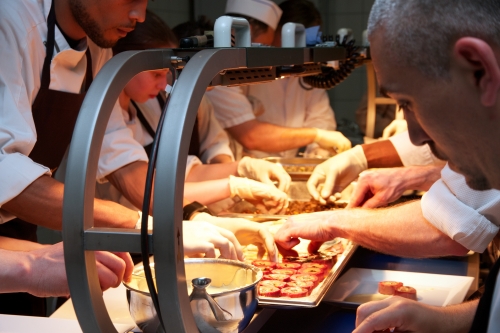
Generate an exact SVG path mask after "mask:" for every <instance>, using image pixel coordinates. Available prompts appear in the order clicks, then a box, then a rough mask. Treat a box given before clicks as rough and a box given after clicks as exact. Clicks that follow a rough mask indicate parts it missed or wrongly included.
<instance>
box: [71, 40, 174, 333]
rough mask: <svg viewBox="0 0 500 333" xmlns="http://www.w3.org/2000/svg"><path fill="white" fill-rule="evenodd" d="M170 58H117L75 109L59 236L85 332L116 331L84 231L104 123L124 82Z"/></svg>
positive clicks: (157, 53)
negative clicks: (76, 111) (61, 238)
mask: <svg viewBox="0 0 500 333" xmlns="http://www.w3.org/2000/svg"><path fill="white" fill-rule="evenodd" d="M171 55H172V51H171V50H164V49H163V50H147V51H129V52H123V53H121V54H119V55H117V56H116V57H114V58H113V59H111V60H110V61H108V62H107V63H106V65H105V66H104V67H103V68H102V69H101V70H100V71H99V74H98V75H97V76H96V78H95V80H94V82H93V83H92V85H91V87H90V89H89V91H88V93H87V96H86V97H85V100H84V101H83V104H82V107H81V109H80V113H79V116H78V120H77V122H76V126H75V131H74V133H73V137H72V140H71V144H70V150H69V155H68V167H67V171H66V178H65V179H66V180H65V186H64V203H63V231H62V235H63V241H64V260H65V263H66V274H67V277H68V284H69V289H70V293H71V297H72V300H73V306H74V308H75V312H76V315H77V318H78V322H79V323H80V326H81V328H82V330H83V331H84V332H89V333H90V332H91V333H95V332H106V333H107V332H116V330H115V328H114V326H113V324H112V322H111V319H110V318H109V315H108V312H107V310H106V307H105V305H104V301H103V298H102V290H101V288H100V285H99V280H98V277H97V268H96V264H95V256H94V252H92V251H86V248H85V245H86V244H85V233H84V232H85V230H87V229H90V228H92V227H93V225H94V219H93V216H94V193H95V182H96V174H97V163H98V159H99V152H100V150H101V145H102V141H103V138H104V132H105V130H106V125H107V123H108V121H109V118H110V115H111V111H112V109H113V107H114V105H115V103H116V102H117V100H118V95H119V94H120V92H121V91H122V90H123V88H124V87H125V85H126V84H127V83H128V81H129V80H130V79H131V78H132V77H134V76H135V75H136V74H137V73H140V72H142V71H146V70H154V69H163V68H167V67H169V66H170V57H171ZM117 230H118V231H119V230H120V229H117ZM136 239H137V240H139V238H136ZM110 241H112V238H110Z"/></svg>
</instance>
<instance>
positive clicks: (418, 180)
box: [398, 165, 443, 191]
mask: <svg viewBox="0 0 500 333" xmlns="http://www.w3.org/2000/svg"><path fill="white" fill-rule="evenodd" d="M442 169H443V166H437V165H428V166H414V167H413V166H412V167H403V168H401V175H398V178H399V177H400V178H402V179H404V180H405V181H404V184H403V186H404V188H403V189H402V190H419V191H428V190H429V189H430V188H431V186H432V184H434V183H435V182H436V181H437V180H438V179H440V178H441V170H442Z"/></svg>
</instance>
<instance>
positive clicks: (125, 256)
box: [113, 252, 134, 282]
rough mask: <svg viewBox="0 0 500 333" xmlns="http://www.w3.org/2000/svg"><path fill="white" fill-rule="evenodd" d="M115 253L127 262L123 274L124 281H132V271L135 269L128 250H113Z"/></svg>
mask: <svg viewBox="0 0 500 333" xmlns="http://www.w3.org/2000/svg"><path fill="white" fill-rule="evenodd" d="M113 254H114V255H115V256H117V257H119V258H121V259H122V260H123V261H124V263H125V272H124V274H123V281H125V282H130V279H131V277H132V272H133V271H134V262H133V261H132V257H131V256H130V253H128V252H113Z"/></svg>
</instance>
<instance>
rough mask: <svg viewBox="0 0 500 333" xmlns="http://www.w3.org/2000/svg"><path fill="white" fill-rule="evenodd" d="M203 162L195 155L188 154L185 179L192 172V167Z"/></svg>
mask: <svg viewBox="0 0 500 333" xmlns="http://www.w3.org/2000/svg"><path fill="white" fill-rule="evenodd" d="M200 164H202V163H201V161H200V159H199V158H198V157H196V156H194V155H188V157H187V162H186V175H185V176H184V180H186V179H187V177H188V175H189V173H190V172H191V169H192V168H193V167H194V166H195V165H200Z"/></svg>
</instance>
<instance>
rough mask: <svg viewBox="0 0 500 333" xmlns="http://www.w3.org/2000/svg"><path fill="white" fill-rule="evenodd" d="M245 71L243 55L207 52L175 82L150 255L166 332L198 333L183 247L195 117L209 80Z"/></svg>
mask: <svg viewBox="0 0 500 333" xmlns="http://www.w3.org/2000/svg"><path fill="white" fill-rule="evenodd" d="M238 67H246V51H245V50H244V49H237V48H228V49H207V50H203V51H200V52H198V53H196V55H195V56H194V57H193V58H192V59H191V60H189V62H188V63H187V65H186V67H185V68H184V69H183V70H182V74H181V75H180V76H179V79H178V80H177V82H176V84H175V87H174V90H173V91H172V96H171V100H170V103H169V105H168V109H167V111H166V112H167V114H166V118H165V123H164V125H163V128H162V133H161V139H160V142H159V147H158V157H157V162H156V175H155V181H154V204H153V218H154V232H153V243H154V255H155V273H156V283H157V288H158V298H159V302H160V311H161V315H162V317H163V320H164V322H165V325H166V326H167V327H168V329H169V331H170V332H176V333H181V332H198V328H197V327H196V324H195V322H194V318H193V313H192V311H191V307H190V304H189V299H188V295H187V285H186V281H185V279H186V277H185V271H184V250H183V242H182V235H183V234H182V206H183V205H182V204H183V194H184V177H185V172H186V159H187V155H188V146H189V141H190V138H191V134H192V130H193V126H194V122H195V118H196V114H197V112H198V107H199V105H200V103H201V99H202V97H203V94H204V93H205V90H206V88H207V86H208V85H209V84H210V81H211V80H212V78H213V77H214V76H215V75H216V74H218V73H219V72H220V71H222V70H224V69H227V68H238Z"/></svg>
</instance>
